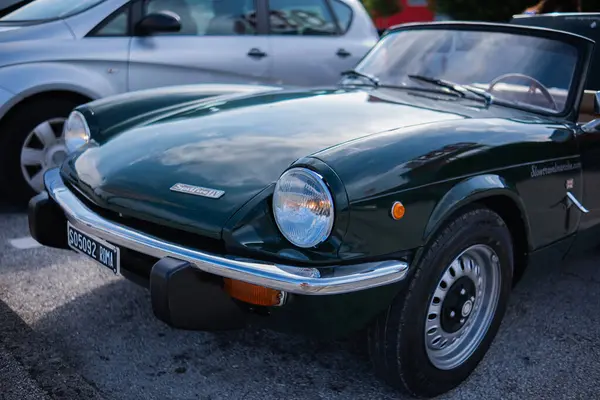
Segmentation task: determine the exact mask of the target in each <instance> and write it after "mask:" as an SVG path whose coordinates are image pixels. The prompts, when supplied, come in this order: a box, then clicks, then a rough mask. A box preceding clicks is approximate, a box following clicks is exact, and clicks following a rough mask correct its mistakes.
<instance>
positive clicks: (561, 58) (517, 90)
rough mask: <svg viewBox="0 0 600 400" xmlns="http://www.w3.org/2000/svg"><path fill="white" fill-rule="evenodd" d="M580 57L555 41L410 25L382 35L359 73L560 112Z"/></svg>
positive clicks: (376, 80) (398, 83) (374, 78)
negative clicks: (412, 26) (408, 27)
mask: <svg viewBox="0 0 600 400" xmlns="http://www.w3.org/2000/svg"><path fill="white" fill-rule="evenodd" d="M578 58H579V54H578V50H577V48H576V47H575V46H573V45H571V44H568V43H565V42H562V41H558V40H553V39H546V38H541V37H535V36H526V35H522V34H513V33H506V32H491V31H477V30H468V29H465V30H460V29H456V28H448V29H439V28H438V29H409V30H404V31H397V32H392V33H390V34H388V35H387V36H386V37H384V38H382V39H381V40H380V42H379V43H378V44H377V45H376V46H375V47H374V48H373V50H372V51H371V52H370V53H369V54H368V55H367V56H366V57H365V58H364V59H363V60H362V61H361V62H360V63H359V65H358V66H357V68H356V70H355V71H356V72H357V73H360V74H362V75H363V77H368V78H371V79H370V80H371V82H372V83H375V84H379V85H382V86H386V85H387V86H401V87H419V88H430V89H432V90H445V91H448V92H449V93H450V92H451V93H454V94H460V95H463V96H467V95H472V94H479V96H476V97H475V98H477V97H478V98H479V99H481V101H483V100H490V99H492V98H493V101H496V102H498V103H504V104H508V105H518V106H519V107H520V108H531V109H536V110H538V111H544V112H550V113H557V114H558V113H561V112H562V111H564V108H565V102H566V101H567V96H568V94H569V90H570V88H571V85H572V82H573V80H574V74H575V70H576V67H577V63H578ZM357 76H358V75H357ZM457 89H459V90H457ZM461 92H462V93H461ZM490 94H491V95H492V96H490Z"/></svg>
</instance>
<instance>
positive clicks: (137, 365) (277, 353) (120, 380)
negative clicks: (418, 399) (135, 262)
mask: <svg viewBox="0 0 600 400" xmlns="http://www.w3.org/2000/svg"><path fill="white" fill-rule="evenodd" d="M34 329H35V330H36V331H38V332H40V333H43V334H44V335H45V336H48V337H50V339H51V341H53V342H54V343H55V344H57V345H58V346H60V347H61V350H62V351H63V352H64V354H66V356H67V359H68V360H69V361H70V362H71V363H72V364H73V365H74V367H75V368H76V369H77V370H79V371H81V372H82V374H83V375H84V376H85V377H86V378H87V379H88V380H91V381H94V383H95V384H96V386H98V387H99V388H100V389H101V390H102V391H103V392H107V394H109V395H111V396H115V398H118V399H121V398H123V399H125V398H127V399H130V398H131V399H133V398H154V397H155V396H156V398H177V399H179V398H185V399H187V398H192V397H193V396H195V395H198V394H202V395H204V396H216V398H221V397H219V396H218V395H219V393H220V392H222V391H223V392H226V393H227V394H228V396H229V397H228V398H261V397H262V396H258V397H254V396H255V395H258V394H259V393H263V392H264V390H265V385H266V386H268V387H269V398H282V396H284V397H285V398H296V397H294V395H295V394H296V395H297V396H298V397H297V398H317V397H319V393H320V392H321V391H323V390H324V391H325V392H326V393H331V394H333V395H339V396H340V398H344V397H346V398H348V397H347V396H350V397H353V398H380V399H381V398H390V399H391V398H397V395H396V394H395V393H394V392H392V391H391V390H390V389H389V388H386V387H385V386H384V385H383V384H382V383H381V382H379V381H378V380H377V379H376V378H375V377H374V375H373V374H372V371H371V369H370V364H369V362H368V358H367V355H366V354H365V352H363V351H362V348H361V347H360V345H359V344H358V343H357V341H356V340H352V339H350V340H344V341H340V340H338V341H334V340H317V339H310V338H305V337H299V336H292V335H282V334H278V333H275V332H270V331H267V330H262V329H255V328H252V327H250V328H247V329H243V330H238V331H227V332H219V333H206V332H189V331H180V330H173V329H171V328H169V327H167V326H166V325H164V324H163V323H162V322H160V321H158V320H156V319H155V318H154V316H153V315H152V311H151V308H150V302H149V296H148V293H147V291H146V290H145V289H142V288H139V287H137V286H135V285H134V284H132V283H130V282H127V281H125V280H121V281H117V282H114V283H110V284H107V285H104V286H102V287H100V288H98V289H96V290H93V291H91V292H89V293H87V294H86V295H84V296H81V297H78V298H76V299H74V300H73V301H71V302H69V303H68V304H66V305H65V306H63V307H60V308H58V309H56V310H55V311H53V312H51V313H49V314H47V315H46V316H45V317H44V318H43V319H42V320H40V321H38V323H36V325H35V326H34ZM199 382H203V384H202V387H201V388H199V387H198V383H199ZM175 383H176V385H177V387H178V389H177V391H175V392H172V390H173V389H172V388H173V385H174V384H175ZM134 387H135V388H134ZM140 387H145V388H146V389H147V392H146V393H144V391H143V389H142V391H141V392H140ZM247 394H250V396H249V397H248V396H246V397H244V396H245V395H247ZM382 395H383V397H382ZM138 396H139V397H138ZM163 396H164V397H163ZM271 396H272V397H271ZM194 398H195V397H194Z"/></svg>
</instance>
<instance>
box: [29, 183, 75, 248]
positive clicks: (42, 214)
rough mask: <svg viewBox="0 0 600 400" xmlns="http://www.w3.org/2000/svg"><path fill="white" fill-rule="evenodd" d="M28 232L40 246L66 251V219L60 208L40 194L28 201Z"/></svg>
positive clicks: (43, 193) (44, 194) (46, 195)
mask: <svg viewBox="0 0 600 400" xmlns="http://www.w3.org/2000/svg"><path fill="white" fill-rule="evenodd" d="M28 217H29V232H30V233H31V236H32V237H33V238H34V239H35V240H36V241H37V242H38V243H40V244H42V245H44V246H48V247H56V248H59V249H68V248H69V246H68V244H67V219H66V217H65V214H64V212H63V211H62V210H61V208H60V207H59V206H58V204H56V203H55V202H54V200H52V199H51V198H50V196H48V193H47V192H41V193H40V194H38V195H37V196H35V197H33V198H32V199H31V200H30V201H29V207H28Z"/></svg>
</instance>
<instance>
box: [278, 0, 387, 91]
mask: <svg viewBox="0 0 600 400" xmlns="http://www.w3.org/2000/svg"><path fill="white" fill-rule="evenodd" d="M268 4H269V40H270V42H271V53H272V55H273V79H274V80H275V83H277V84H283V85H293V86H314V85H330V84H335V83H336V82H338V81H339V80H340V73H341V72H342V71H344V70H348V69H351V68H354V66H355V65H356V64H357V63H358V61H359V60H360V59H361V58H362V57H363V56H364V55H365V54H366V53H367V51H369V49H370V48H371V47H372V46H373V45H374V44H375V43H376V41H377V36H376V30H375V29H369V25H367V24H366V23H365V21H364V19H363V18H362V17H364V15H362V14H360V15H355V12H354V10H353V9H352V8H351V7H350V6H349V5H348V4H346V3H344V2H343V1H341V0H268ZM369 23H370V21H369ZM371 28H372V26H371Z"/></svg>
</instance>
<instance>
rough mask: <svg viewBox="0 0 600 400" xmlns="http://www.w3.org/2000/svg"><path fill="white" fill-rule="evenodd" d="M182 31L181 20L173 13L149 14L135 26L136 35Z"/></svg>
mask: <svg viewBox="0 0 600 400" xmlns="http://www.w3.org/2000/svg"><path fill="white" fill-rule="evenodd" d="M180 30H181V18H180V17H179V15H177V14H175V13H174V12H171V11H159V12H156V13H152V14H148V15H146V16H145V17H144V18H142V20H141V21H140V22H138V24H137V25H136V26H135V31H136V33H138V34H140V35H150V34H152V33H161V32H162V33H168V32H179V31H180Z"/></svg>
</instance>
